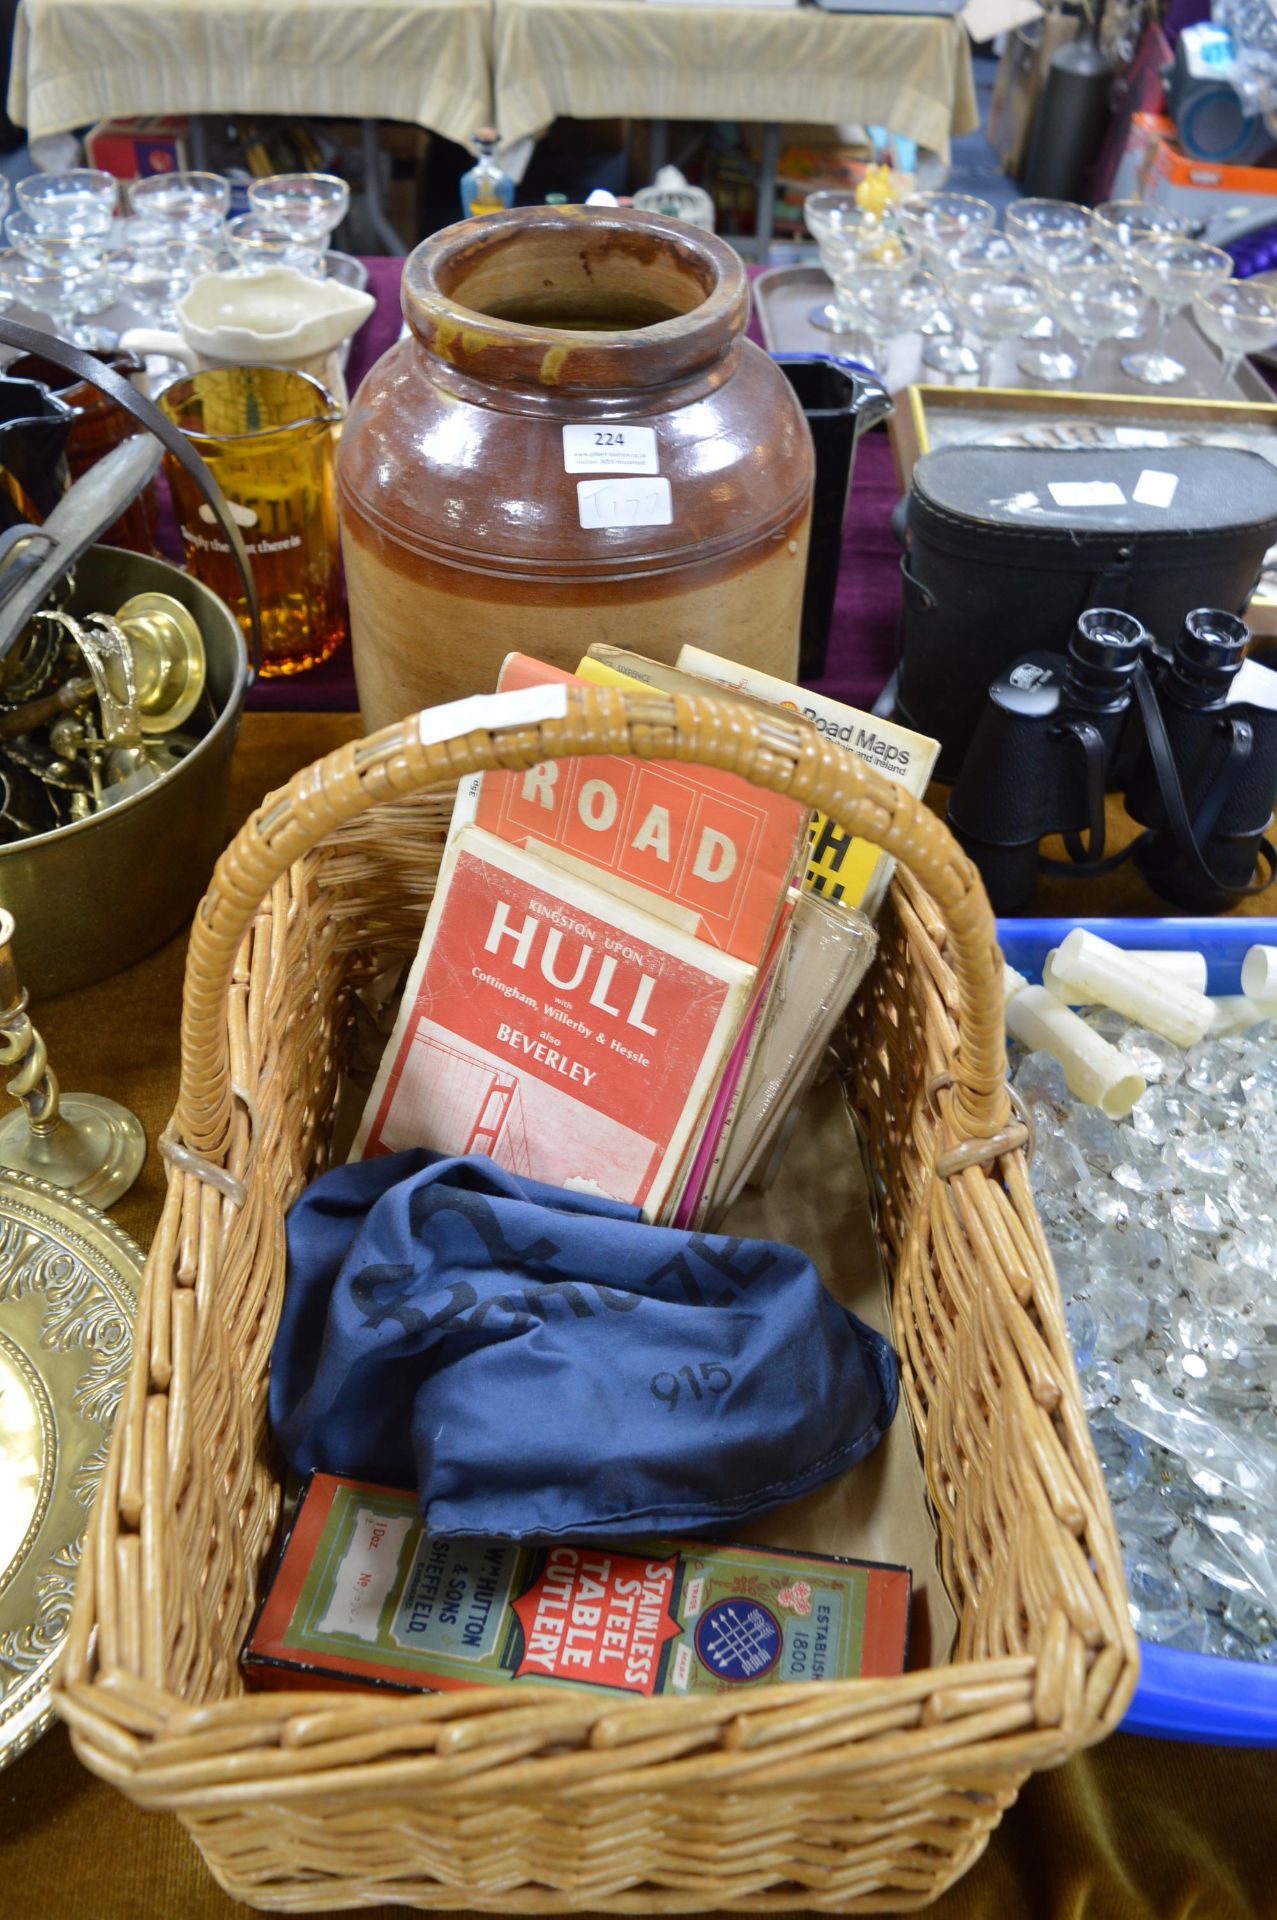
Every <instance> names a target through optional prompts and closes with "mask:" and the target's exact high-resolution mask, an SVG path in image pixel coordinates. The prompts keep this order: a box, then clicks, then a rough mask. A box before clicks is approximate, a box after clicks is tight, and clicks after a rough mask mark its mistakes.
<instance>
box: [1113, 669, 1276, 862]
mask: <svg viewBox="0 0 1277 1920" xmlns="http://www.w3.org/2000/svg"><path fill="white" fill-rule="evenodd" d="M1132 678H1133V680H1134V683H1135V698H1136V699H1137V700H1138V702H1139V708H1140V717H1141V719H1142V720H1143V722H1144V733H1145V736H1146V738H1147V740H1148V750H1149V754H1150V755H1151V757H1152V761H1153V770H1154V772H1155V774H1156V776H1157V786H1158V791H1159V792H1160V794H1161V796H1162V804H1163V806H1164V807H1165V808H1166V819H1167V823H1168V825H1169V826H1170V830H1171V834H1172V836H1173V838H1174V841H1175V844H1176V846H1177V847H1178V848H1179V850H1180V853H1181V854H1182V855H1183V857H1184V859H1185V860H1186V861H1187V862H1188V864H1189V866H1190V868H1191V869H1192V871H1193V872H1194V873H1195V874H1196V875H1197V876H1198V878H1199V879H1202V880H1204V881H1205V882H1206V883H1207V885H1208V886H1210V887H1211V888H1212V889H1213V890H1214V891H1215V892H1217V893H1225V894H1231V895H1233V896H1234V897H1235V898H1238V899H1240V898H1241V897H1242V896H1243V895H1245V894H1249V893H1262V892H1263V891H1264V889H1265V888H1266V887H1268V886H1270V885H1271V884H1272V879H1273V875H1274V873H1277V852H1274V850H1273V848H1272V847H1271V846H1270V844H1269V843H1268V841H1267V840H1264V839H1262V838H1261V840H1260V842H1259V845H1258V847H1257V848H1256V853H1257V854H1258V856H1259V858H1260V860H1262V861H1263V862H1264V863H1265V864H1266V866H1267V869H1268V871H1267V873H1266V874H1265V876H1264V878H1263V879H1261V880H1251V881H1250V882H1249V884H1248V885H1246V886H1244V887H1237V886H1231V885H1228V884H1226V883H1225V882H1224V881H1222V880H1221V879H1219V878H1218V876H1217V875H1216V874H1214V873H1212V872H1211V870H1210V868H1209V867H1208V866H1207V864H1206V860H1205V858H1204V856H1203V854H1202V848H1201V842H1202V841H1204V840H1206V839H1207V838H1208V837H1209V835H1210V832H1211V829H1212V828H1213V827H1214V825H1215V822H1216V820H1217V819H1218V818H1219V815H1220V811H1221V809H1222V808H1223V805H1224V802H1225V801H1226V800H1227V799H1228V796H1229V794H1230V793H1231V792H1232V790H1233V788H1234V787H1235V786H1236V784H1237V781H1238V778H1239V777H1240V775H1241V772H1242V769H1243V768H1244V766H1245V765H1246V762H1247V760H1248V759H1249V758H1250V754H1251V748H1252V747H1253V745H1254V738H1255V736H1254V731H1253V729H1252V728H1251V727H1250V726H1249V725H1248V724H1247V723H1246V722H1245V721H1244V720H1235V719H1234V720H1230V721H1229V723H1228V725H1229V734H1230V738H1229V746H1228V760H1227V763H1226V764H1225V766H1224V768H1223V769H1222V771H1221V774H1220V777H1219V778H1218V779H1217V780H1215V781H1214V782H1213V783H1212V785H1211V790H1210V792H1209V793H1208V794H1207V796H1206V798H1205V800H1204V801H1203V803H1202V806H1201V809H1200V811H1199V814H1198V818H1197V821H1196V823H1194V822H1193V821H1192V820H1191V819H1190V818H1189V813H1188V806H1187V804H1186V802H1185V799H1184V789H1183V787H1182V786H1181V785H1180V778H1179V772H1178V770H1177V768H1176V765H1175V756H1174V754H1173V753H1172V751H1171V743H1170V740H1169V739H1168V737H1167V733H1166V722H1165V721H1164V720H1163V718H1162V709H1161V708H1160V707H1159V705H1158V704H1157V692H1156V689H1155V688H1154V686H1153V682H1152V680H1151V679H1150V678H1149V675H1148V673H1147V672H1146V671H1145V668H1144V666H1143V665H1142V664H1141V665H1139V666H1137V667H1136V669H1135V672H1134V674H1133V676H1132ZM1199 835H1200V840H1199V837H1198V836H1199Z"/></svg>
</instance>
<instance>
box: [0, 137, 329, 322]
mask: <svg viewBox="0 0 1277 1920" xmlns="http://www.w3.org/2000/svg"><path fill="white" fill-rule="evenodd" d="M16 193H17V200H18V205H17V207H16V209H15V210H14V211H13V212H9V211H8V210H9V207H10V204H11V198H10V190H9V185H8V182H7V181H5V180H3V179H0V216H3V215H5V214H7V216H8V217H7V218H6V219H5V221H4V230H5V238H6V240H7V241H8V245H7V247H5V248H3V249H0V308H3V307H9V306H13V305H15V304H17V305H21V306H24V307H28V308H32V309H35V310H36V311H37V312H39V313H43V314H45V315H47V316H48V319H49V321H50V323H51V325H52V327H53V330H54V331H55V332H56V333H59V334H61V335H62V337H63V338H64V339H68V340H70V341H71V342H72V343H73V344H74V345H75V346H79V347H84V348H88V349H90V350H93V349H96V350H99V351H104V350H108V349H110V348H112V347H114V346H115V345H116V344H117V342H118V331H117V330H114V329H112V328H111V327H110V325H109V324H104V321H105V318H106V316H108V315H109V314H110V313H111V311H112V309H114V308H117V307H126V308H128V309H129V310H130V311H131V313H132V314H133V315H134V316H135V317H138V318H141V319H142V320H144V321H146V322H148V323H150V324H153V325H156V326H160V327H166V326H167V327H171V326H172V325H173V324H174V313H173V309H174V307H175V305H176V303H177V302H178V301H179V300H180V299H181V298H182V296H183V294H184V293H186V291H187V290H188V288H189V287H190V286H191V285H192V284H193V282H194V281H195V280H197V279H198V278H199V276H200V275H201V274H204V273H209V272H212V271H213V269H214V268H217V267H227V268H230V269H232V270H237V271H239V272H241V273H260V272H262V271H264V270H265V269H266V268H268V267H274V266H289V267H295V268H296V269H297V270H298V271H299V272H301V273H303V274H306V275H307V276H309V277H311V278H314V279H322V278H323V277H324V276H325V275H326V274H331V275H332V277H334V278H338V279H345V280H352V281H355V282H356V283H358V282H359V274H360V269H359V267H358V264H357V263H356V262H355V261H353V260H349V259H348V257H347V256H346V255H344V254H333V253H331V252H330V251H329V249H330V246H331V242H332V237H333V233H334V231H335V229H336V228H337V227H338V226H340V224H341V222H342V220H343V219H344V218H345V215H346V210H347V208H348V206H349V204H350V189H349V187H348V186H347V184H346V182H345V181H344V180H341V179H338V178H337V177H336V175H334V174H326V173H284V174H273V175H271V176H270V177H269V178H267V179H263V180H254V181H253V182H252V184H251V185H250V187H249V189H248V200H249V211H248V212H247V213H243V214H239V215H238V216H237V217H235V218H233V219H232V218H229V217H228V216H229V211H230V203H231V183H230V181H229V180H227V179H224V178H223V177H222V175H221V174H216V173H199V172H183V173H166V174H155V175H153V176H151V177H150V178H148V179H144V180H135V181H131V182H128V183H127V184H123V183H121V182H120V181H118V180H116V179H115V177H114V176H113V175H112V174H109V173H103V172H101V171H99V170H98V169H96V168H93V167H76V168H72V169H70V170H69V171H67V172H64V173H42V174H34V175H32V177H31V178H30V179H27V180H20V181H19V182H18V184H17V188H16Z"/></svg>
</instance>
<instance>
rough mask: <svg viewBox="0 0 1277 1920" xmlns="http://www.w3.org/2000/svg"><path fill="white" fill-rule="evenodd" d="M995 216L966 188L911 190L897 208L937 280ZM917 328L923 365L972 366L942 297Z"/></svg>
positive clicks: (952, 369)
mask: <svg viewBox="0 0 1277 1920" xmlns="http://www.w3.org/2000/svg"><path fill="white" fill-rule="evenodd" d="M997 217H998V215H997V209H996V208H995V207H994V206H993V205H992V203H991V202H990V201H988V200H978V199H976V197H975V195H974V194H969V193H939V192H937V193H915V194H911V195H910V197H909V198H908V199H907V200H905V201H903V202H902V204H901V207H900V221H901V225H902V226H903V228H904V230H905V232H906V234H907V235H908V236H909V238H910V239H911V240H912V241H914V242H915V243H916V245H918V246H919V247H921V249H922V253H923V257H924V258H925V260H926V262H927V265H928V266H929V267H930V268H931V271H932V272H933V273H934V274H935V275H936V277H937V278H938V279H940V280H943V279H944V277H945V275H946V274H947V273H951V272H953V271H954V269H955V268H956V267H957V265H958V261H959V257H960V255H961V253H962V251H963V249H964V248H965V247H968V246H970V245H971V244H972V243H973V242H974V241H976V240H979V239H980V238H982V237H983V236H984V235H986V234H988V233H991V232H992V230H993V226H994V223H995V221H996V220H997ZM922 332H923V333H924V334H925V335H926V336H927V344H926V346H925V347H924V348H923V352H922V358H923V363H924V364H925V365H926V366H928V367H934V368H936V370H937V371H938V372H940V373H974V372H975V371H976V366H977V362H976V357H975V355H974V354H973V353H972V351H971V349H970V347H964V346H963V345H962V343H961V342H960V341H958V340H955V339H954V338H953V335H954V333H955V332H956V328H955V325H954V321H953V317H952V315H951V314H950V313H949V312H948V311H947V309H946V305H945V303H944V302H943V301H941V303H940V304H939V306H938V308H937V311H936V313H935V314H934V315H933V317H932V319H931V320H930V321H929V322H928V323H927V325H926V326H924V327H923V328H922Z"/></svg>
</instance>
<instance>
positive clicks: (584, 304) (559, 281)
mask: <svg viewBox="0 0 1277 1920" xmlns="http://www.w3.org/2000/svg"><path fill="white" fill-rule="evenodd" d="M403 310H404V315H405V318H406V319H407V321H408V324H409V326H410V328H411V329H412V332H413V334H414V335H415V336H416V338H417V339H418V340H419V341H420V342H421V344H422V346H423V347H424V348H425V349H426V352H427V353H428V354H429V355H430V356H431V359H432V361H434V362H435V363H436V365H435V367H434V370H433V372H434V377H435V378H436V379H437V380H438V381H439V382H440V384H442V385H444V386H455V387H456V388H457V389H458V390H459V391H462V390H463V391H465V392H466V393H467V397H469V395H471V394H475V393H477V391H478V390H481V389H482V388H485V387H492V386H494V385H495V386H499V387H501V388H503V389H506V390H507V392H508V393H509V395H510V398H511V399H513V398H514V395H515V394H516V393H521V394H522V395H524V396H527V397H528V398H532V399H533V401H534V404H542V405H543V404H544V403H545V401H546V400H548V399H549V398H550V397H551V396H553V395H558V394H562V395H564V396H565V397H566V396H568V395H571V396H572V397H573V399H574V400H576V401H580V400H585V399H588V398H593V399H597V400H598V401H600V402H605V401H607V400H608V399H609V398H611V397H612V396H621V395H624V396H626V397H627V398H628V400H629V402H630V404H631V405H633V404H634V403H635V402H636V401H637V402H638V403H639V406H640V407H641V405H642V396H643V394H644V392H650V393H651V396H652V400H653V403H654V404H655V403H656V401H657V398H658V395H660V394H662V393H668V391H669V389H670V388H671V387H683V386H685V385H699V384H700V383H702V382H703V381H705V380H706V379H709V378H712V375H713V373H714V371H715V370H716V368H718V365H719V363H721V362H722V361H724V360H725V359H726V358H727V357H728V356H729V355H732V354H733V352H734V350H737V349H738V348H739V344H740V342H741V340H742V339H743V337H744V333H745V327H746V325H747V323H748V319H749V283H748V281H747V279H746V276H745V268H744V265H743V264H742V262H741V259H740V257H739V255H738V254H736V253H735V252H733V250H732V249H731V248H730V247H728V246H726V245H725V244H724V243H723V242H722V241H721V240H717V239H715V237H714V236H713V235H712V234H709V233H704V232H702V231H700V229H698V228H696V227H689V226H685V225H684V224H683V223H682V222H681V221H678V220H670V219H667V218H666V217H665V216H664V215H662V214H653V213H635V212H630V211H624V212H620V211H618V212H613V211H611V210H610V209H609V210H598V211H596V210H594V209H591V210H589V211H587V210H586V209H584V208H582V207H529V208H520V209H518V210H515V211H512V212H509V213H490V214H485V215H483V216H481V217H480V218H479V219H475V220H465V221H462V222H461V223H460V224H459V225H457V226H455V227H448V228H446V229H445V230H444V231H443V232H442V233H437V234H435V235H433V236H432V238H430V239H429V240H426V241H424V242H423V243H422V245H421V246H419V247H418V248H417V249H416V251H415V252H414V253H412V254H410V255H409V258H408V261H407V264H406V266H405V268H404V277H403ZM472 382H473V383H475V384H474V386H472V385H471V383H472Z"/></svg>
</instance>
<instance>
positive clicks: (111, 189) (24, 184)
mask: <svg viewBox="0 0 1277 1920" xmlns="http://www.w3.org/2000/svg"><path fill="white" fill-rule="evenodd" d="M119 185H120V183H119V181H118V180H117V179H116V178H115V176H114V174H110V173H103V172H102V171H101V169H100V168H98V167H71V168H70V169H68V171H67V172H65V173H33V174H32V175H31V177H30V179H28V180H19V182H18V186H17V194H18V205H19V206H20V207H21V209H22V211H23V213H25V214H26V215H27V217H28V218H29V219H30V220H31V221H32V223H33V224H34V225H35V226H37V227H39V228H40V229H41V231H42V232H45V233H67V234H73V235H74V234H88V233H97V234H106V233H109V232H110V231H111V221H112V219H113V217H114V215H115V203H116V199H117V198H118V195H119ZM6 204H7V203H6Z"/></svg>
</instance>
